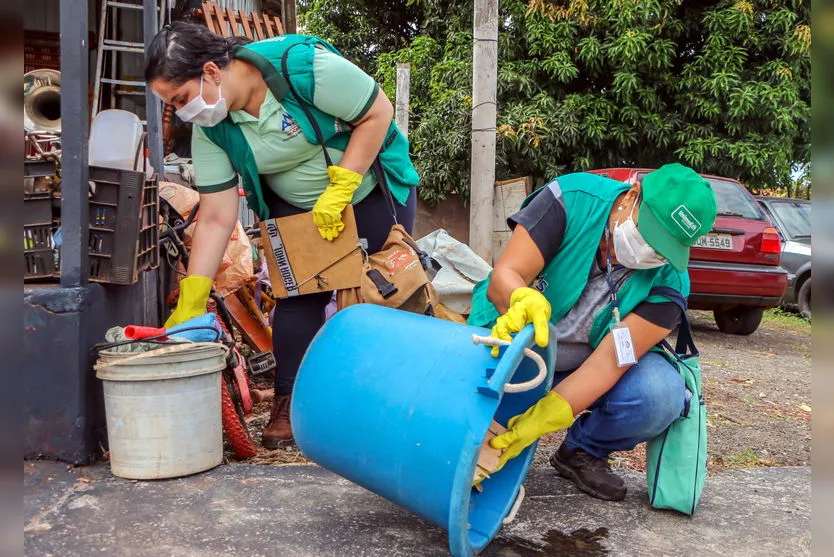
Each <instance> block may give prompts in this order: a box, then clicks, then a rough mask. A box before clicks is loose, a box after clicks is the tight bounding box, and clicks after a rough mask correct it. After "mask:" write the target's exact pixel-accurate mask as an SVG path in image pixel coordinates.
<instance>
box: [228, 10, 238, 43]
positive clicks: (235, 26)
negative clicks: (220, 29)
mask: <svg viewBox="0 0 834 557" xmlns="http://www.w3.org/2000/svg"><path fill="white" fill-rule="evenodd" d="M226 16H227V17H228V18H229V26H230V27H231V28H232V36H234V37H239V36H240V29H239V27H238V20H237V15H235V11H234V10H233V9H231V8H226Z"/></svg>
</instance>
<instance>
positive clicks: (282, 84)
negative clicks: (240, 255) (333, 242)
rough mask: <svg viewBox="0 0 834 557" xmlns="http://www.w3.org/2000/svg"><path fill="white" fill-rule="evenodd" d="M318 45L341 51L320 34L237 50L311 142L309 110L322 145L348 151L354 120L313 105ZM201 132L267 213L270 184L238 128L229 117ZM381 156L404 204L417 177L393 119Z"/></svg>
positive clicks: (255, 207) (253, 203)
mask: <svg viewBox="0 0 834 557" xmlns="http://www.w3.org/2000/svg"><path fill="white" fill-rule="evenodd" d="M316 45H321V46H323V47H324V48H326V49H327V50H329V51H331V52H333V53H335V54H339V55H341V54H340V53H339V51H338V50H336V49H335V48H334V47H333V46H332V45H330V44H329V43H328V42H326V41H324V40H322V39H319V38H317V37H313V36H310V35H281V36H279V37H274V38H272V39H266V40H263V41H258V42H256V43H251V44H248V45H245V46H239V47H237V48H236V49H235V52H234V57H235V58H237V59H238V60H243V61H245V62H249V63H250V64H252V65H254V66H255V67H256V68H258V70H260V72H261V75H262V76H263V78H264V81H266V84H267V86H268V87H269V89H270V91H272V94H273V96H274V97H275V99H276V100H277V101H279V102H280V103H281V104H282V105H283V107H284V109H285V110H286V111H287V112H288V113H289V114H290V116H292V118H293V119H294V120H295V121H296V123H298V125H299V127H300V128H301V132H302V133H303V134H304V137H305V138H306V139H307V141H309V142H310V143H312V144H314V145H318V144H319V140H318V138H317V137H316V131H315V127H314V125H313V123H312V122H310V119H309V118H308V117H307V113H309V114H310V116H311V117H312V118H313V119H315V121H316V124H318V127H319V129H320V130H321V133H322V136H323V139H324V144H325V145H326V146H327V147H332V148H334V149H339V150H341V151H344V150H345V149H346V148H347V144H348V141H349V140H350V134H351V127H350V123H349V122H344V121H342V120H339V119H338V118H334V117H333V116H331V115H329V114H327V113H325V112H322V111H321V110H319V109H318V108H316V107H315V106H314V105H313V98H314V89H315V77H314V75H313V56H314V54H315V48H316ZM293 47H295V48H293ZM285 54H286V56H285ZM285 75H287V76H289V77H290V79H291V81H292V87H293V89H294V90H295V92H296V93H297V94H298V95H297V96H296V95H295V94H294V93H293V91H291V90H290V84H288V83H287V80H286V79H285V77H284V76H285ZM377 87H378V86H377ZM376 91H378V89H375V91H374V94H373V95H371V99H370V100H369V104H368V106H366V107H365V108H366V110H367V108H370V104H371V103H373V101H374V100H375V99H376ZM305 109H306V111H305ZM203 131H204V132H205V134H206V136H207V137H208V138H209V139H210V140H211V141H213V142H214V143H215V144H216V145H217V146H218V147H220V148H221V149H223V150H224V151H225V152H226V154H227V155H228V156H229V160H230V161H231V163H232V166H233V167H234V169H235V171H236V172H237V173H239V174H240V176H241V178H242V180H243V190H244V192H245V194H246V201H247V202H248V203H249V208H250V209H252V211H254V212H255V214H256V215H258V217H259V218H261V219H267V218H269V216H270V215H269V208H268V207H267V206H266V203H265V202H264V198H263V193H262V188H264V187H268V186H264V185H263V184H262V182H261V177H260V175H259V174H258V167H257V165H256V164H255V156H254V154H253V153H252V149H251V148H250V147H249V143H247V142H246V138H245V137H244V135H243V132H242V131H241V130H240V127H239V126H238V125H237V124H235V123H234V122H232V120H231V118H229V117H227V118H226V119H225V120H223V121H222V122H220V123H219V124H217V125H216V126H213V127H210V128H203ZM379 160H380V162H381V163H382V168H383V171H384V172H385V177H386V179H387V181H388V186H389V188H390V189H391V193H392V194H393V196H394V198H395V199H396V200H397V201H398V202H399V203H400V204H402V205H405V203H406V201H407V200H408V194H409V190H410V188H412V187H415V186H416V185H417V182H418V181H419V177H418V176H417V171H416V170H414V165H413V164H412V163H411V158H410V157H409V155H408V141H407V140H406V138H405V137H404V136H403V134H402V133H401V132H400V130H399V128H397V125H396V123H394V122H393V121H392V122H391V125H390V126H389V127H388V133H387V134H386V136H385V140H384V141H383V143H382V149H381V151H380V153H379Z"/></svg>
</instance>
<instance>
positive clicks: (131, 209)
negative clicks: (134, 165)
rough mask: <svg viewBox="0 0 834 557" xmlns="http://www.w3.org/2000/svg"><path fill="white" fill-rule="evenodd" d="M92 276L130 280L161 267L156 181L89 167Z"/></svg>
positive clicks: (137, 174)
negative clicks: (93, 189)
mask: <svg viewBox="0 0 834 557" xmlns="http://www.w3.org/2000/svg"><path fill="white" fill-rule="evenodd" d="M89 176H90V181H91V182H93V183H94V184H95V193H94V194H93V197H92V198H91V199H90V220H89V222H90V243H89V246H88V247H89V251H88V253H89V256H90V280H91V281H96V282H107V283H111V284H133V283H135V282H136V281H138V280H139V273H141V272H142V271H147V270H149V269H155V268H156V267H158V266H159V249H158V241H159V182H158V180H157V178H156V176H154V177H153V178H151V179H146V177H145V173H144V172H136V171H132V170H119V169H116V168H103V167H98V166H91V167H90V174H89Z"/></svg>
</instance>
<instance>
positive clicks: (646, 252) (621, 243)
mask: <svg viewBox="0 0 834 557" xmlns="http://www.w3.org/2000/svg"><path fill="white" fill-rule="evenodd" d="M636 205H637V204H636V203H635V204H634V206H636ZM634 206H632V208H631V213H632V214H634ZM614 254H615V255H616V256H617V260H618V261H619V262H620V264H621V265H623V266H625V267H628V268H629V269H653V268H655V267H661V266H663V265H666V263H668V261H666V259H665V258H664V257H662V256H661V255H660V254H659V253H657V252H656V251H654V249H653V248H652V247H651V246H650V245H649V244H648V243H647V242H646V240H644V239H643V236H642V235H641V234H640V231H639V230H637V225H636V224H634V219H632V218H631V214H630V215H629V216H628V218H627V219H626V221H625V222H623V223H622V224H620V222H619V221H617V222H616V223H615V224H614Z"/></svg>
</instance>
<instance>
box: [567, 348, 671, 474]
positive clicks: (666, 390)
mask: <svg viewBox="0 0 834 557" xmlns="http://www.w3.org/2000/svg"><path fill="white" fill-rule="evenodd" d="M569 374H570V372H566V373H557V374H556V377H555V379H554V385H555V384H557V383H559V382H560V381H561V380H562V379H564V378H565V377H567V376H568V375H569ZM685 399H686V389H685V387H684V383H683V378H681V376H680V373H678V370H676V369H675V368H674V367H673V366H672V364H670V363H669V362H668V361H667V360H666V358H664V357H663V356H661V355H660V354H656V353H654V352H648V353H646V354H645V355H644V356H643V357H642V358H640V361H638V362H637V363H636V364H634V365H633V366H631V368H630V369H629V370H628V371H627V372H625V374H624V375H623V376H622V377H621V378H620V380H619V381H618V382H617V384H616V385H614V386H613V387H612V388H611V390H610V391H608V392H607V393H605V394H604V395H602V396H601V397H600V398H599V399H597V401H596V402H594V403H593V404H592V405H591V406H590V408H588V410H590V412H586V413H583V414H582V415H581V416H579V417H578V418H577V419H576V421H575V422H574V424H573V425H572V426H571V427H570V429H568V434H567V437H566V438H565V445H566V446H567V448H568V449H570V450H571V451H573V450H576V449H582V450H583V451H585V452H587V453H589V454H591V455H593V456H595V457H598V458H602V457H606V456H608V454H609V453H611V452H613V451H630V450H631V449H633V448H634V447H635V446H637V444H638V443H642V442H643V441H648V440H649V439H653V438H654V437H656V436H657V435H659V434H661V433H663V431H664V430H665V429H666V428H667V427H668V426H669V424H671V423H672V422H673V421H675V419H676V418H678V416H680V415H681V412H683V408H684V402H685Z"/></svg>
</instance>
